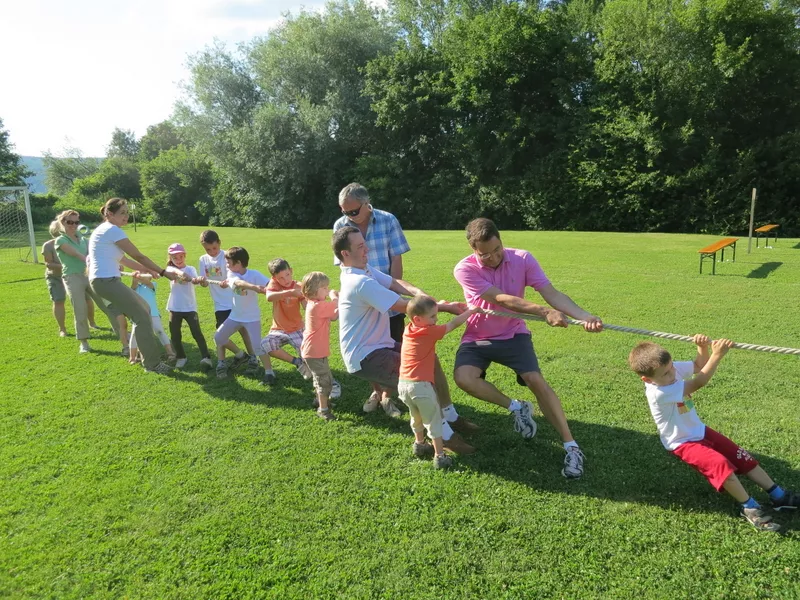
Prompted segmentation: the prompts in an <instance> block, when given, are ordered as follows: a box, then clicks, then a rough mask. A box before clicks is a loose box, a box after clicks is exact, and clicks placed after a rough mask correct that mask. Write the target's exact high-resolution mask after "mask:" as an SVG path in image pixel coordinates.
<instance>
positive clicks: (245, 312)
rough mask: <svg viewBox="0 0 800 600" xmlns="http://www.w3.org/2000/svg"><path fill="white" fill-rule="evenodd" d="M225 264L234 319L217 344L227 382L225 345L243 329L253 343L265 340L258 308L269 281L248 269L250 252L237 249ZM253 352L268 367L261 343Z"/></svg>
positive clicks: (228, 321)
mask: <svg viewBox="0 0 800 600" xmlns="http://www.w3.org/2000/svg"><path fill="white" fill-rule="evenodd" d="M225 262H226V265H227V267H228V278H227V280H226V282H225V284H224V285H227V286H229V287H230V288H231V289H232V290H233V308H232V309H231V314H230V316H229V317H228V318H227V319H225V321H224V322H223V323H222V325H220V326H219V328H218V329H217V333H216V334H214V342H215V343H216V344H217V377H219V378H220V379H223V378H225V377H227V376H228V367H227V365H226V364H225V344H226V343H227V342H228V341H229V340H230V339H231V336H232V335H233V334H234V333H235V332H236V331H240V330H242V329H245V330H246V331H247V334H248V336H249V337H250V339H251V340H260V339H261V308H260V307H259V305H258V295H259V294H263V293H265V291H266V286H267V284H268V283H269V278H268V277H267V276H266V275H264V274H263V273H260V272H259V271H256V270H254V269H248V268H247V265H248V264H250V255H249V254H248V252H247V250H245V249H244V248H240V247H239V246H234V247H232V248H229V249H228V250H227V251H226V252H225ZM253 353H254V354H255V355H256V356H258V358H259V359H260V360H261V363H262V364H263V365H264V367H265V368H266V367H267V365H268V363H267V360H266V359H267V357H266V351H265V350H264V349H263V348H262V347H261V345H260V344H259V345H258V346H255V347H254V348H253Z"/></svg>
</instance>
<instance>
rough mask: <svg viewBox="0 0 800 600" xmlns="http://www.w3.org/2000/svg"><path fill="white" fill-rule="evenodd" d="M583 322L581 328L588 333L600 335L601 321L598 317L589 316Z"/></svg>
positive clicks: (601, 329)
mask: <svg viewBox="0 0 800 600" xmlns="http://www.w3.org/2000/svg"><path fill="white" fill-rule="evenodd" d="M582 320H583V328H584V329H585V330H586V331H588V332H589V333H600V332H601V331H603V320H602V319H601V318H600V317H595V316H594V315H589V316H588V317H586V318H585V319H582Z"/></svg>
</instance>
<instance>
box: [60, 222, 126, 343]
mask: <svg viewBox="0 0 800 600" xmlns="http://www.w3.org/2000/svg"><path fill="white" fill-rule="evenodd" d="M56 222H57V223H58V228H59V230H60V231H61V236H60V237H58V238H57V239H56V243H55V247H56V253H57V254H58V258H59V259H60V260H61V264H62V265H63V269H62V273H61V277H62V278H63V279H64V285H65V286H66V288H67V294H68V295H69V299H70V302H72V312H73V313H74V315H75V337H77V338H78V341H80V344H81V345H80V350H79V352H81V353H84V352H89V351H90V350H91V348H89V326H90V322H91V323H94V308H93V305H92V300H94V304H97V307H98V308H99V309H100V310H102V311H103V312H104V313H105V315H106V316H107V317H108V320H109V321H110V322H111V327H113V328H114V332H115V333H116V332H117V328H118V327H119V326H118V325H117V315H116V314H115V313H114V312H113V311H110V310H109V309H108V307H107V306H106V303H105V302H104V301H103V299H102V298H100V296H98V295H97V294H95V292H94V290H92V288H91V287H90V286H89V278H88V277H87V276H86V256H87V254H88V253H89V242H88V240H87V239H86V238H85V237H83V236H82V235H81V234H80V233H79V232H78V225H80V224H81V216H80V214H79V213H78V212H77V211H74V210H65V211H64V212H62V213H61V214H59V215H58V216H57V217H56Z"/></svg>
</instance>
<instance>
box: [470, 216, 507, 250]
mask: <svg viewBox="0 0 800 600" xmlns="http://www.w3.org/2000/svg"><path fill="white" fill-rule="evenodd" d="M494 237H496V238H497V239H498V240H499V239H500V232H499V231H497V225H495V224H494V222H493V221H492V220H491V219H485V218H483V217H481V218H479V219H472V221H470V222H469V223H467V241H468V242H469V245H470V246H471V247H472V248H474V247H475V244H477V243H478V242H488V241H489V240H490V239H492V238H494Z"/></svg>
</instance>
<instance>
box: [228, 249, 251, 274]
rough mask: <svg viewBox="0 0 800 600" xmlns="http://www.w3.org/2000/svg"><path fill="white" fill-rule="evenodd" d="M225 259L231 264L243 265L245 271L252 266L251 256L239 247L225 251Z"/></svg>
mask: <svg viewBox="0 0 800 600" xmlns="http://www.w3.org/2000/svg"><path fill="white" fill-rule="evenodd" d="M225 258H227V259H228V260H229V261H231V262H238V263H242V266H243V267H244V268H245V269H246V268H247V265H248V264H250V255H249V254H248V253H247V250H245V249H244V248H240V247H239V246H233V247H232V248H228V249H227V250H225Z"/></svg>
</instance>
